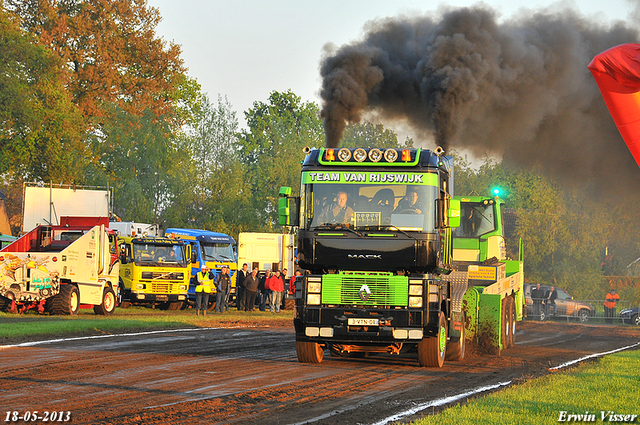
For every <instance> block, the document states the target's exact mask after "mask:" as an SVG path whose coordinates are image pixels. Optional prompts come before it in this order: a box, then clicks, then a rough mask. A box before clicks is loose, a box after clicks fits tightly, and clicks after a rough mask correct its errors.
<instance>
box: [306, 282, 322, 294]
mask: <svg viewBox="0 0 640 425" xmlns="http://www.w3.org/2000/svg"><path fill="white" fill-rule="evenodd" d="M321 288H322V284H321V283H320V282H307V292H312V293H314V294H319V293H320V289H321Z"/></svg>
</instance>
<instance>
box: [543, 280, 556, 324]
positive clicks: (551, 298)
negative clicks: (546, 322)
mask: <svg viewBox="0 0 640 425" xmlns="http://www.w3.org/2000/svg"><path fill="white" fill-rule="evenodd" d="M556 298H558V291H556V288H554V287H553V286H552V287H551V288H550V289H549V290H548V291H547V293H546V294H545V296H544V299H545V302H544V304H545V309H546V311H547V316H548V317H550V316H549V307H550V306H553V315H554V316H555V315H557V314H558V306H557V305H556Z"/></svg>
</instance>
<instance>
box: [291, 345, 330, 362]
mask: <svg viewBox="0 0 640 425" xmlns="http://www.w3.org/2000/svg"><path fill="white" fill-rule="evenodd" d="M296 353H297V354H298V361H299V362H300V363H320V362H321V361H322V358H323V357H324V349H323V348H322V347H321V346H320V344H318V343H317V342H308V341H296Z"/></svg>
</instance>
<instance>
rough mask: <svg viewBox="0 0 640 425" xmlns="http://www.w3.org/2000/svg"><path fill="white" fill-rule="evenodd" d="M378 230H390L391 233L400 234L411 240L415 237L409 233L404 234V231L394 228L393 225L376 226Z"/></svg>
mask: <svg viewBox="0 0 640 425" xmlns="http://www.w3.org/2000/svg"><path fill="white" fill-rule="evenodd" d="M378 228H380V229H388V230H391V231H393V232H400V233H402V234H403V235H405V236H408V237H410V238H411V239H415V236H413V235H411V234H410V233H407V232H405V231H404V230H402V229H398V228H397V227H396V226H394V225H393V224H383V225H381V226H378Z"/></svg>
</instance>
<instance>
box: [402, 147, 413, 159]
mask: <svg viewBox="0 0 640 425" xmlns="http://www.w3.org/2000/svg"><path fill="white" fill-rule="evenodd" d="M402 160H403V161H405V162H409V161H411V151H410V150H409V149H403V150H402Z"/></svg>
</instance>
